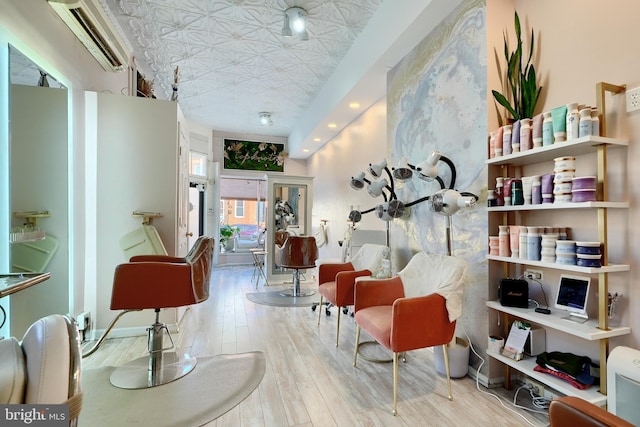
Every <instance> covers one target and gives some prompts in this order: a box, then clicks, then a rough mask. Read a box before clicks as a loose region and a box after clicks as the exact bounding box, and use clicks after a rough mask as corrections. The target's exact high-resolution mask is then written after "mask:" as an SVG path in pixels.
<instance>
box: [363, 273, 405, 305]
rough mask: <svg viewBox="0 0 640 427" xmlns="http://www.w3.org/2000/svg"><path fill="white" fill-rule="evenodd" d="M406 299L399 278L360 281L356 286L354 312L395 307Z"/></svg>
mask: <svg viewBox="0 0 640 427" xmlns="http://www.w3.org/2000/svg"><path fill="white" fill-rule="evenodd" d="M403 297H404V288H403V287H402V280H400V278H399V277H397V276H396V277H392V278H390V279H377V280H375V279H374V280H367V279H365V280H358V281H356V285H355V304H354V311H356V312H357V311H358V310H361V309H363V308H367V307H372V306H376V305H393V302H394V301H395V300H397V299H398V298H403Z"/></svg>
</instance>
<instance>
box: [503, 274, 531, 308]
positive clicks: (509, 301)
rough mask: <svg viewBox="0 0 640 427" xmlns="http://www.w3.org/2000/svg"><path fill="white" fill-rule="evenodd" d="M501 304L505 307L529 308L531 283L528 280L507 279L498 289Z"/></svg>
mask: <svg viewBox="0 0 640 427" xmlns="http://www.w3.org/2000/svg"><path fill="white" fill-rule="evenodd" d="M498 296H499V298H500V304H502V305H504V306H505V307H519V308H528V307H529V283H528V282H527V281H526V280H520V279H510V278H505V279H502V280H500V287H499V288H498Z"/></svg>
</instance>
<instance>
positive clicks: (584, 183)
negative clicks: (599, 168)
mask: <svg viewBox="0 0 640 427" xmlns="http://www.w3.org/2000/svg"><path fill="white" fill-rule="evenodd" d="M556 176H557V175H556ZM571 183H572V188H573V189H574V190H595V189H596V177H595V176H579V177H573V178H572V179H571Z"/></svg>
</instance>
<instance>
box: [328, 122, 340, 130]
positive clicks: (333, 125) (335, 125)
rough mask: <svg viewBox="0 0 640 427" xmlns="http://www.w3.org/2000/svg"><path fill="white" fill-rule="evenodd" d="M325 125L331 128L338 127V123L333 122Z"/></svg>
mask: <svg viewBox="0 0 640 427" xmlns="http://www.w3.org/2000/svg"><path fill="white" fill-rule="evenodd" d="M327 126H329V127H330V128H331V129H333V128H336V127H338V125H337V124H335V123H329V124H328V125H327Z"/></svg>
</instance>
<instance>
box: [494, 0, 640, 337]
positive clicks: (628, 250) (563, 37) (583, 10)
mask: <svg viewBox="0 0 640 427" xmlns="http://www.w3.org/2000/svg"><path fill="white" fill-rule="evenodd" d="M515 5H516V9H517V11H518V14H519V16H520V19H521V21H522V23H523V26H524V25H526V28H529V29H530V28H532V27H533V28H534V30H535V32H536V37H537V43H538V50H539V65H538V67H537V71H538V72H539V73H540V74H541V75H542V77H543V81H542V82H543V85H544V89H543V95H544V97H543V101H542V104H541V106H540V108H541V110H540V111H548V110H550V109H551V108H553V107H556V106H559V105H564V104H567V103H569V102H579V103H584V104H587V105H593V106H595V102H596V90H595V85H596V83H598V82H602V81H604V82H607V83H612V84H616V85H622V84H626V85H627V87H628V88H634V87H638V86H640V57H639V56H638V55H636V54H635V52H636V51H637V49H636V44H637V43H636V40H637V36H636V34H635V32H634V31H633V29H634V28H635V20H636V17H637V16H638V15H639V14H640V3H639V2H637V1H635V0H623V1H617V2H613V3H612V2H597V1H588V2H578V1H562V2H558V1H554V0H538V1H536V2H531V1H526V0H517V1H516V2H515ZM503 27H505V28H512V27H513V24H512V20H510V21H508V22H504V23H503ZM500 46H501V44H500ZM500 48H501V47H500ZM606 102H607V105H606V106H607V121H608V127H609V129H608V136H613V137H623V138H628V139H629V148H628V149H622V150H609V151H608V156H607V157H608V163H609V167H608V172H607V177H608V179H609V183H610V185H609V190H610V194H609V196H610V199H611V200H628V201H630V202H631V208H630V209H629V210H628V211H623V212H611V210H610V213H609V242H610V245H609V254H610V262H612V263H624V264H630V265H631V272H630V273H620V274H611V275H609V277H610V281H609V282H610V283H609V288H610V290H611V291H621V292H622V293H623V296H624V297H623V300H622V303H621V304H620V306H619V307H618V309H619V310H620V314H621V316H622V323H623V324H628V325H629V326H631V335H629V336H625V337H621V338H617V339H613V340H611V347H612V348H613V347H614V346H616V345H627V346H630V347H634V348H639V347H640V305H639V304H638V303H637V301H639V300H640V289H639V288H638V286H636V285H637V283H638V281H639V280H640V271H638V269H639V268H640V252H638V251H637V250H636V242H637V241H638V239H639V238H640V231H639V230H638V227H636V226H635V225H636V224H637V222H638V219H639V218H640V210H639V208H638V205H637V203H636V202H635V201H636V200H638V197H640V188H638V187H637V186H636V185H634V184H635V183H638V182H640V171H639V170H638V168H637V167H636V165H638V164H639V163H640V149H638V136H639V135H640V112H637V111H636V112H632V113H626V110H625V102H624V96H623V95H620V96H615V97H614V96H608V97H607V100H606ZM585 174H586V173H585ZM567 221H571V224H572V227H575V228H576V229H578V230H580V232H582V233H587V232H588V230H589V228H590V226H591V224H593V223H594V222H593V217H591V218H589V217H588V216H587V215H581V216H580V217H577V216H575V215H574V216H572V217H571V218H568V219H567Z"/></svg>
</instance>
